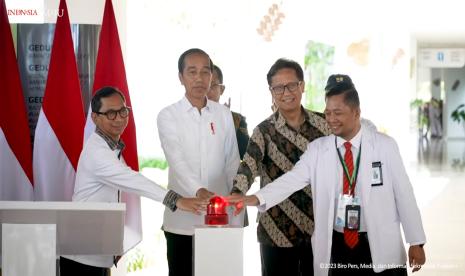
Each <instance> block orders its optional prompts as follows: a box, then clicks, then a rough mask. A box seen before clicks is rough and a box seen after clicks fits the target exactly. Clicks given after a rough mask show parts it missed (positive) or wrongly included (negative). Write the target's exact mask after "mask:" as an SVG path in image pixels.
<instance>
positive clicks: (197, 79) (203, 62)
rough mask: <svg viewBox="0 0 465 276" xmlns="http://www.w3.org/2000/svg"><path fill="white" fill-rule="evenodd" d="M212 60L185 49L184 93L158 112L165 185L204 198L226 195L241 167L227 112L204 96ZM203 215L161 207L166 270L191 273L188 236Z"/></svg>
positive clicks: (181, 59) (181, 74) (180, 66)
mask: <svg viewBox="0 0 465 276" xmlns="http://www.w3.org/2000/svg"><path fill="white" fill-rule="evenodd" d="M212 69H213V64H212V62H211V60H210V57H209V56H208V54H207V53H205V52H204V51H203V50H201V49H197V48H194V49H189V50H187V51H185V52H184V53H183V54H182V55H181V56H180V57H179V61H178V70H179V80H180V81H181V84H182V85H183V86H184V88H185V96H184V97H183V98H182V99H181V100H180V101H178V102H176V103H174V104H172V105H169V106H167V107H165V108H164V109H163V110H162V111H160V113H159V114H158V118H157V123H158V133H159V136H160V142H161V145H162V148H163V150H164V152H165V157H166V159H167V161H168V165H169V176H168V180H169V184H168V187H169V188H170V189H172V190H173V191H176V192H177V193H179V194H180V195H182V196H188V197H190V196H198V197H200V198H205V199H208V198H210V197H211V196H212V195H213V194H219V195H227V194H228V193H229V191H230V190H231V188H232V179H233V177H234V176H235V174H236V171H237V167H238V166H239V151H238V148H237V141H236V133H235V131H234V124H233V119H232V115H231V111H229V109H228V108H227V107H225V106H223V105H221V104H218V103H216V102H213V101H210V100H207V97H206V95H207V92H208V91H209V89H210V84H211V78H212ZM195 225H203V218H202V217H199V216H194V215H192V214H189V213H186V212H182V211H180V212H176V213H173V212H170V211H169V210H166V211H165V216H164V221H163V230H164V231H165V237H166V241H167V257H168V267H169V275H170V276H173V275H180V276H189V275H192V267H193V262H192V261H193V256H192V235H193V234H194V226H195Z"/></svg>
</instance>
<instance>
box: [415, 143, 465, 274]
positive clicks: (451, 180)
mask: <svg viewBox="0 0 465 276" xmlns="http://www.w3.org/2000/svg"><path fill="white" fill-rule="evenodd" d="M421 144H422V143H420V146H419V147H418V158H417V162H416V164H415V163H413V164H412V165H411V166H410V169H409V174H410V177H411V180H412V183H413V185H414V188H415V193H416V196H417V200H418V202H419V205H420V209H421V212H422V217H423V224H424V227H425V231H426V236H427V244H426V245H425V250H426V255H427V263H426V265H425V267H424V268H423V269H422V270H421V272H420V273H415V274H416V275H425V276H432V275H435V276H436V275H451V276H452V275H454V276H455V275H456V276H458V275H460V276H462V275H465V158H464V157H465V140H448V141H444V140H432V141H428V142H426V141H423V146H421Z"/></svg>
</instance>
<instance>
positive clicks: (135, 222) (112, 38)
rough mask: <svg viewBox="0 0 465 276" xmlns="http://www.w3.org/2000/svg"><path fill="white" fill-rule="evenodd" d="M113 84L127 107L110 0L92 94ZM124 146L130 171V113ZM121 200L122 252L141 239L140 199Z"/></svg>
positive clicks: (133, 152)
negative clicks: (123, 215) (124, 205)
mask: <svg viewBox="0 0 465 276" xmlns="http://www.w3.org/2000/svg"><path fill="white" fill-rule="evenodd" d="M104 86H113V87H117V88H118V89H120V90H121V92H123V94H124V97H125V98H126V105H128V106H131V97H130V96H129V89H128V83H127V81H126V70H125V68H124V60H123V55H122V52H121V44H120V41H119V35H118V27H117V25H116V20H115V14H114V12H113V5H112V2H111V0H106V2H105V11H104V14H103V22H102V30H101V31H100V41H99V49H98V54H97V62H96V65H95V77H94V87H93V94H95V92H96V91H97V90H98V89H100V88H102V87H104ZM90 114H91V111H90V110H89V114H88V116H87V121H86V128H85V137H86V139H87V138H88V137H89V135H90V134H91V133H92V132H93V131H94V130H95V125H94V123H93V122H92V120H91V119H90ZM121 139H122V140H123V141H124V144H125V145H126V147H125V148H124V151H123V157H124V160H125V161H126V164H127V165H128V166H129V167H131V168H132V169H133V170H135V171H138V170H139V161H138V159H137V143H136V126H135V124H134V116H133V113H132V114H131V115H130V116H129V122H128V126H127V127H126V130H125V131H124V133H123V134H122V135H121ZM121 198H122V201H123V202H125V203H126V218H125V229H124V231H125V235H124V251H125V252H126V251H128V250H129V249H131V248H133V247H134V246H136V245H137V244H138V243H139V242H140V241H141V240H142V221H141V212H140V198H139V196H137V195H134V194H129V193H124V192H123V193H122V197H121Z"/></svg>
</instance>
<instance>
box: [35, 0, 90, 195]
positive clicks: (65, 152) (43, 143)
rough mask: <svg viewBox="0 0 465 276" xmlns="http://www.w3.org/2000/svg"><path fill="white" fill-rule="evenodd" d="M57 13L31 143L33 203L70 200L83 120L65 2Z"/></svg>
mask: <svg viewBox="0 0 465 276" xmlns="http://www.w3.org/2000/svg"><path fill="white" fill-rule="evenodd" d="M59 9H60V11H62V16H61V17H60V16H58V18H57V24H56V28H55V36H54V38H53V46H52V54H51V57H50V65H49V72H48V78H47V85H46V87H45V94H44V99H43V103H42V109H41V111H40V114H39V120H38V122H37V127H36V132H35V140H34V159H33V166H34V184H35V187H34V197H35V199H36V200H47V201H69V200H71V198H72V195H73V192H74V179H75V176H76V168H77V163H78V160H79V155H80V153H81V150H82V141H83V130H84V124H85V117H84V110H83V106H82V99H81V90H80V86H79V78H78V71H77V66H76V58H75V55H74V48H73V40H72V37H71V28H70V24H69V17H68V9H67V7H66V1H65V0H60V8H59Z"/></svg>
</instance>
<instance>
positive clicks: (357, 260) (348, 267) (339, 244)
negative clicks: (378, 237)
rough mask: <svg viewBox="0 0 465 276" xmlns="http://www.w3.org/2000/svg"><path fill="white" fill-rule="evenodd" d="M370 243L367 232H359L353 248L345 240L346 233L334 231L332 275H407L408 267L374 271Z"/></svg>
mask: <svg viewBox="0 0 465 276" xmlns="http://www.w3.org/2000/svg"><path fill="white" fill-rule="evenodd" d="M372 263H373V261H372V259H371V252H370V245H369V244H368V236H367V234H366V233H359V237H358V244H357V245H356V246H355V247H354V248H353V249H351V248H350V247H348V246H347V245H346V243H345V242H344V234H342V233H339V232H336V231H334V232H333V246H332V248H331V266H330V269H329V275H330V276H346V275H357V276H407V268H406V267H405V266H404V267H400V268H392V269H386V270H384V271H383V272H380V273H375V272H374V271H373V264H372Z"/></svg>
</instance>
